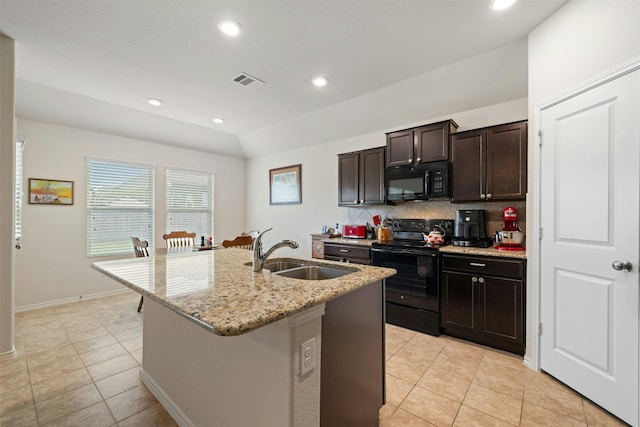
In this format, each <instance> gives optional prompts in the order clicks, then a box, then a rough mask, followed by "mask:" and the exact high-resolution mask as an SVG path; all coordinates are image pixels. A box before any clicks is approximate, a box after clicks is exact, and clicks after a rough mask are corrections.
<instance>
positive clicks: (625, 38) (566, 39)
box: [527, 0, 640, 358]
mask: <svg viewBox="0 0 640 427" xmlns="http://www.w3.org/2000/svg"><path fill="white" fill-rule="evenodd" d="M638 58H640V2H639V1H637V0H632V1H628V0H620V1H597V0H596V1H576V0H573V1H570V2H569V3H567V4H566V5H565V6H564V7H562V8H561V9H560V10H558V11H557V12H556V13H555V14H554V15H552V16H551V17H550V18H549V19H547V20H546V21H545V22H543V23H542V24H541V25H540V26H538V27H537V28H536V29H535V30H533V31H532V32H531V33H530V34H529V141H530V142H531V141H534V140H535V139H536V138H537V137H534V136H535V133H536V132H537V130H538V124H537V123H536V122H535V109H536V106H539V105H542V104H544V103H546V102H548V101H550V100H551V99H553V98H557V97H559V96H560V95H562V94H565V93H568V92H570V91H571V90H572V89H573V88H576V87H577V86H580V85H582V84H584V83H586V82H587V81H589V80H592V79H593V78H595V77H597V76H599V75H601V74H603V73H605V72H607V71H609V70H612V69H613V68H616V67H618V66H620V65H623V64H626V63H629V62H631V61H632V60H633V59H638ZM536 147H537V144H531V143H530V144H529V202H528V203H527V209H528V211H529V212H528V215H527V217H528V218H530V219H533V218H534V212H535V211H536V210H537V209H538V207H537V206H536V204H535V197H536V194H535V189H536V187H535V186H534V185H533V184H534V180H535V181H537V178H538V177H537V176H535V175H534V171H535V165H536V164H537V162H538V160H539V159H538V153H539V152H538V150H537V149H536ZM528 240H529V247H530V248H531V247H534V246H535V245H536V244H537V242H536V237H535V235H533V234H532V233H529V235H528ZM527 256H528V269H527V271H528V287H527V291H528V294H527V301H528V307H527V318H528V321H527V324H528V325H529V326H531V315H532V314H533V309H534V308H535V305H534V306H532V305H533V304H534V302H535V294H534V291H535V289H536V287H537V286H538V283H537V275H536V271H537V269H538V257H537V256H536V254H535V252H534V251H531V250H530V251H528V253H527ZM533 339H534V334H533V328H532V327H528V330H527V357H528V358H531V357H532V356H535V355H532V354H531V353H530V349H531V348H533V347H532V341H533Z"/></svg>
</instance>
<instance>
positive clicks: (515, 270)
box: [442, 255, 525, 279]
mask: <svg viewBox="0 0 640 427" xmlns="http://www.w3.org/2000/svg"><path fill="white" fill-rule="evenodd" d="M524 268H525V267H524V260H516V259H506V258H489V257H473V256H457V255H443V256H442V269H443V270H451V271H461V272H465V273H472V274H486V275H491V276H499V277H510V278H514V279H524V274H525V272H524Z"/></svg>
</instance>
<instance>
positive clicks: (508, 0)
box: [489, 0, 516, 10]
mask: <svg viewBox="0 0 640 427" xmlns="http://www.w3.org/2000/svg"><path fill="white" fill-rule="evenodd" d="M515 2H516V0H491V3H489V7H490V8H491V9H493V10H504V9H506V8H508V7H509V6H511V5H512V4H514V3H515Z"/></svg>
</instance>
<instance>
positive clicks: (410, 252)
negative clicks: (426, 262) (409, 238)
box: [371, 248, 438, 258]
mask: <svg viewBox="0 0 640 427" xmlns="http://www.w3.org/2000/svg"><path fill="white" fill-rule="evenodd" d="M371 252H378V253H382V254H397V255H419V256H428V257H432V258H435V257H437V256H438V254H437V253H435V252H430V253H424V252H422V251H421V250H419V249H382V248H371Z"/></svg>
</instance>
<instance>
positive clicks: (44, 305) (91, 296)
mask: <svg viewBox="0 0 640 427" xmlns="http://www.w3.org/2000/svg"><path fill="white" fill-rule="evenodd" d="M127 292H133V291H132V290H131V289H127V288H123V289H118V290H115V291H106V292H98V293H95V294H89V295H80V296H77V297H72V298H64V299H58V300H53V301H46V302H39V303H37V304H28V305H21V306H19V307H15V308H14V309H13V312H14V313H19V312H21V311H30V310H37V309H39V308H47V307H55V306H57V305H63V304H69V303H72V302H78V301H86V300H90V299H97V298H103V297H109V296H113V295H119V294H124V293H127Z"/></svg>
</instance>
